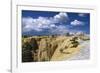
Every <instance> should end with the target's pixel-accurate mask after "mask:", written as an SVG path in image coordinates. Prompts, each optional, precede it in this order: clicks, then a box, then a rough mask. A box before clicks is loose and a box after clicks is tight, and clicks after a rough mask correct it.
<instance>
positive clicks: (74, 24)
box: [70, 20, 84, 26]
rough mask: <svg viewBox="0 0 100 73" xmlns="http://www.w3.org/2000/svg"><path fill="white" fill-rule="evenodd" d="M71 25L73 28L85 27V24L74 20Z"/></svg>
mask: <svg viewBox="0 0 100 73" xmlns="http://www.w3.org/2000/svg"><path fill="white" fill-rule="evenodd" d="M70 24H71V25H73V26H80V25H84V22H82V21H78V20H74V21H72V22H70Z"/></svg>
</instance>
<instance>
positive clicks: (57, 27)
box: [22, 10, 90, 35]
mask: <svg viewBox="0 0 100 73" xmlns="http://www.w3.org/2000/svg"><path fill="white" fill-rule="evenodd" d="M67 32H70V33H77V32H84V33H87V34H90V14H89V13H79V12H77V13H74V12H50V11H29V10H22V34H23V35H51V34H66V33H67Z"/></svg>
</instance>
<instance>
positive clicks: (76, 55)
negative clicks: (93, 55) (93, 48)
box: [51, 40, 90, 61]
mask: <svg viewBox="0 0 100 73" xmlns="http://www.w3.org/2000/svg"><path fill="white" fill-rule="evenodd" d="M66 42H68V40H66V41H64V43H63V44H62V45H61V47H59V48H57V50H56V51H55V53H54V55H53V56H52V59H51V61H61V60H84V59H89V56H90V53H89V52H90V51H89V50H90V47H89V46H90V43H89V41H80V45H79V46H78V47H77V48H69V49H66V50H65V52H69V54H66V53H61V52H60V51H59V49H60V48H62V46H64V45H65V43H66Z"/></svg>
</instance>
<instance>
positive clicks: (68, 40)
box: [22, 36, 87, 62]
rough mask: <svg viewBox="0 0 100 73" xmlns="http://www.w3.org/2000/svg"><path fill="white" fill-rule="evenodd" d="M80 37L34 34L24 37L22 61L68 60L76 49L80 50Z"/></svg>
mask: <svg viewBox="0 0 100 73" xmlns="http://www.w3.org/2000/svg"><path fill="white" fill-rule="evenodd" d="M82 38H83V36H82ZM85 38H86V37H84V39H85ZM78 39H80V36H77V37H73V36H70V37H69V36H32V37H27V38H22V62H41V61H59V60H67V59H68V58H69V57H70V56H71V55H72V53H74V51H77V50H78V46H79V45H80V43H79V41H78ZM85 40H87V38H86V39H85Z"/></svg>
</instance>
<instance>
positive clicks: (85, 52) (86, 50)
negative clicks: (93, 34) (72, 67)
mask: <svg viewBox="0 0 100 73" xmlns="http://www.w3.org/2000/svg"><path fill="white" fill-rule="evenodd" d="M81 45H82V46H83V47H82V48H80V51H79V52H78V53H77V54H76V55H74V56H72V57H70V58H69V60H86V59H89V57H90V42H89V41H82V42H81Z"/></svg>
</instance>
